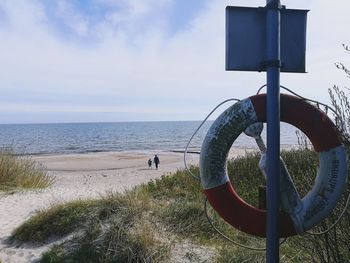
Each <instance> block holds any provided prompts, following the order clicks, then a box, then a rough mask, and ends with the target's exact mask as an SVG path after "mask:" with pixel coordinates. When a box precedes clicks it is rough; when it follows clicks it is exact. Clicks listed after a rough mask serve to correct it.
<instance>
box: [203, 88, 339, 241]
mask: <svg viewBox="0 0 350 263" xmlns="http://www.w3.org/2000/svg"><path fill="white" fill-rule="evenodd" d="M249 99H250V100H251V102H252V105H253V107H254V110H255V113H256V116H257V118H258V122H266V94H261V95H255V96H252V97H250V98H249ZM280 101H281V115H280V116H281V121H283V122H287V123H289V124H291V125H293V126H295V127H297V128H299V129H300V130H301V131H302V132H304V133H305V134H306V135H307V137H308V138H309V139H310V141H311V142H312V144H313V146H314V148H315V150H316V151H317V152H319V151H327V150H329V149H331V148H334V147H337V146H340V145H341V141H340V139H339V138H338V135H337V132H336V127H335V125H334V124H333V122H332V121H331V120H330V119H329V118H328V117H327V115H326V114H325V113H323V112H322V111H320V110H319V109H317V108H316V107H314V106H312V105H310V104H309V103H307V102H306V101H304V100H302V99H300V98H297V97H294V96H290V95H285V94H281V97H280ZM204 193H205V195H206V196H207V198H208V201H209V202H210V204H211V205H212V207H213V208H214V209H215V210H216V211H217V212H218V214H219V215H220V216H221V217H222V218H223V219H224V220H225V221H227V222H228V223H229V224H231V225H232V226H234V227H235V228H237V229H240V230H242V231H243V232H246V233H248V234H251V235H254V236H260V237H266V210H262V209H258V208H256V207H254V206H251V205H250V204H248V203H246V202H245V201H244V200H242V199H241V198H240V197H239V196H238V194H237V193H236V192H235V190H234V188H233V186H232V185H231V183H230V182H227V183H224V184H221V185H218V186H216V187H213V188H209V189H204ZM296 234H297V232H296V230H295V229H294V226H293V222H292V220H291V219H290V217H289V216H288V214H286V213H284V212H281V213H280V237H288V236H292V235H296Z"/></svg>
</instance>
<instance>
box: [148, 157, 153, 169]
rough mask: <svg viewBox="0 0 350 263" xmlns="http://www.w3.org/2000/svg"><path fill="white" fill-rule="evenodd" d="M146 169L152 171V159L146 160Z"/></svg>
mask: <svg viewBox="0 0 350 263" xmlns="http://www.w3.org/2000/svg"><path fill="white" fill-rule="evenodd" d="M148 168H149V169H152V159H151V158H149V159H148Z"/></svg>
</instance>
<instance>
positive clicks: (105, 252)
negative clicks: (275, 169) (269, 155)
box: [12, 148, 350, 263]
mask: <svg viewBox="0 0 350 263" xmlns="http://www.w3.org/2000/svg"><path fill="white" fill-rule="evenodd" d="M259 158H260V155H259V153H246V155H245V156H240V157H237V158H234V159H232V160H230V161H229V162H228V172H229V175H230V177H231V180H232V181H233V182H234V183H235V188H237V191H238V193H239V194H240V196H241V197H242V198H243V199H244V200H246V201H247V202H249V203H251V204H252V205H255V206H257V203H258V195H259V194H258V187H259V185H261V184H263V183H264V178H263V176H262V175H261V173H260V171H259V168H258V165H257V164H258V160H259ZM282 158H283V159H284V160H285V162H286V164H287V166H288V169H289V171H290V173H291V175H292V176H293V180H294V181H295V182H296V185H297V188H298V190H299V192H300V193H301V194H302V195H303V194H305V193H306V192H308V191H309V190H310V189H311V186H312V185H313V179H314V177H315V175H316V170H317V165H318V157H317V154H316V153H315V152H313V151H312V150H310V149H307V148H305V149H298V150H291V151H285V152H282ZM191 170H192V172H193V173H197V174H198V167H191ZM344 202H345V198H344V200H342V204H341V205H339V207H337V209H336V211H335V212H334V214H332V216H331V218H330V219H328V220H326V221H325V222H324V223H323V224H321V225H320V226H319V227H317V228H316V229H314V231H321V230H325V229H326V228H327V227H328V226H329V225H330V224H332V222H334V220H335V219H336V218H337V216H338V215H339V214H340V213H341V211H342V208H343V206H342V205H344ZM203 204H204V197H203V194H202V192H201V187H200V184H199V182H198V181H197V180H195V179H194V178H192V177H190V176H189V175H188V174H187V173H186V171H182V170H180V171H177V172H175V173H174V174H172V175H168V176H163V177H162V178H160V179H156V180H154V181H150V182H149V183H147V184H143V185H141V186H137V187H135V188H134V189H132V190H129V191H126V192H125V193H123V194H120V193H109V194H108V195H106V196H104V197H102V198H101V199H98V200H86V201H74V202H70V203H64V204H60V205H56V206H53V207H51V208H50V209H48V210H44V211H41V212H39V213H37V214H36V215H35V216H33V217H32V218H31V219H29V220H28V221H27V222H25V223H24V224H23V225H22V226H20V227H19V228H17V229H16V230H15V231H14V232H13V236H12V239H13V240H14V241H15V242H19V243H23V242H24V243H25V242H31V243H36V244H37V245H38V246H40V245H43V244H47V243H49V242H51V241H52V240H57V239H61V240H62V241H61V242H58V243H56V245H54V246H53V247H52V248H51V249H50V250H49V251H48V252H46V253H44V255H43V257H42V259H41V261H42V262H51V263H53V262H162V261H169V260H170V262H172V261H171V260H173V262H179V261H181V260H183V259H177V260H176V258H177V257H178V256H179V255H176V251H178V250H179V249H178V248H179V247H181V249H180V250H181V251H187V252H186V253H185V254H184V255H182V258H185V259H186V260H187V262H203V261H205V260H209V262H242V261H244V260H245V261H247V262H264V261H265V252H264V251H254V250H248V249H243V248H240V247H238V246H235V245H233V244H231V243H230V242H228V241H226V240H224V239H223V238H222V237H221V236H220V235H218V234H217V233H216V232H215V231H214V230H213V229H212V227H211V226H210V224H209V222H208V220H207V217H206V213H205V212H204V206H203ZM207 214H208V216H209V217H210V218H211V221H212V222H213V223H214V224H215V226H216V227H217V228H218V229H220V231H222V232H223V233H224V234H225V235H226V236H228V237H229V238H230V239H232V240H235V241H236V242H239V243H242V244H244V245H246V246H250V247H255V248H257V247H259V248H263V247H264V246H265V240H264V239H261V238H255V237H251V236H248V235H246V234H244V233H242V232H240V231H238V230H236V229H234V228H232V227H231V226H229V225H228V224H226V223H225V222H224V221H223V220H221V219H220V218H219V216H217V214H216V213H215V212H214V211H213V209H211V208H210V207H209V208H208V211H207ZM345 216H346V217H347V218H346V219H345V220H341V221H340V223H339V225H338V226H337V227H336V228H334V229H332V230H331V231H329V232H328V233H327V234H325V235H321V236H312V235H304V236H297V237H291V238H288V239H287V240H286V241H285V242H284V243H283V244H282V245H281V262H344V261H346V260H349V259H350V254H349V251H350V249H349V247H348V242H347V240H349V238H350V232H349V229H350V225H349V224H350V220H349V214H346V215H345ZM174 258H175V259H174Z"/></svg>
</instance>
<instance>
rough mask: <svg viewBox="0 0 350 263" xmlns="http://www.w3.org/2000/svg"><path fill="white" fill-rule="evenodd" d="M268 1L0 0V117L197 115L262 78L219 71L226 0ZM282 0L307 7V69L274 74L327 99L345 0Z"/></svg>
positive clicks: (340, 78)
mask: <svg viewBox="0 0 350 263" xmlns="http://www.w3.org/2000/svg"><path fill="white" fill-rule="evenodd" d="M265 3H266V2H265V1H255V0H251V1H249V0H246V1H235V0H230V1H224V0H216V1H209V0H0V123H57V122H113V121H167V120H202V119H204V118H205V117H206V115H207V114H208V113H209V112H210V110H211V109H212V108H213V107H215V106H216V105H217V104H218V103H220V102H221V101H223V100H225V99H228V98H238V99H243V98H246V97H249V96H251V95H253V94H255V93H256V91H257V89H258V88H259V87H260V86H262V85H263V84H265V82H266V75H265V73H258V72H232V71H225V7H226V6H227V5H232V6H251V7H258V6H264V5H265ZM282 4H283V5H286V7H287V8H293V9H309V10H310V12H309V13H308V24H307V49H306V52H307V54H306V68H307V72H308V73H306V74H300V73H298V74H296V73H283V74H282V75H281V84H282V85H284V86H286V87H288V88H290V89H292V90H294V91H295V92H297V93H299V94H301V95H303V96H305V97H308V98H311V99H315V100H319V101H322V102H325V103H328V102H329V98H328V89H329V88H331V87H332V86H333V85H339V87H341V88H343V87H345V86H347V85H348V84H349V78H346V76H345V74H344V73H343V72H341V71H340V70H338V69H336V67H335V66H334V63H336V62H343V63H344V64H345V65H348V64H349V63H348V62H349V61H350V54H349V52H346V51H345V50H344V49H343V48H342V44H350V37H349V34H348V32H349V29H348V24H349V21H348V20H349V14H350V2H349V1H348V0H338V1H326V0H309V1H302V0H288V1H287V0H285V1H282ZM228 106H229V105H227V107H228ZM224 108H225V107H224ZM224 108H220V109H219V111H218V113H220V112H221V111H223V110H224Z"/></svg>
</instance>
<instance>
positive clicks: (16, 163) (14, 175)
mask: <svg viewBox="0 0 350 263" xmlns="http://www.w3.org/2000/svg"><path fill="white" fill-rule="evenodd" d="M53 182H54V178H53V177H51V176H49V175H48V173H47V170H46V169H45V167H44V166H43V165H42V164H39V163H37V162H35V161H34V160H32V159H31V158H30V157H29V156H21V155H17V154H16V153H15V152H14V151H13V150H12V149H11V148H9V149H2V150H0V191H9V190H14V189H30V188H46V187H48V186H50V185H51V184H52V183H53Z"/></svg>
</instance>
